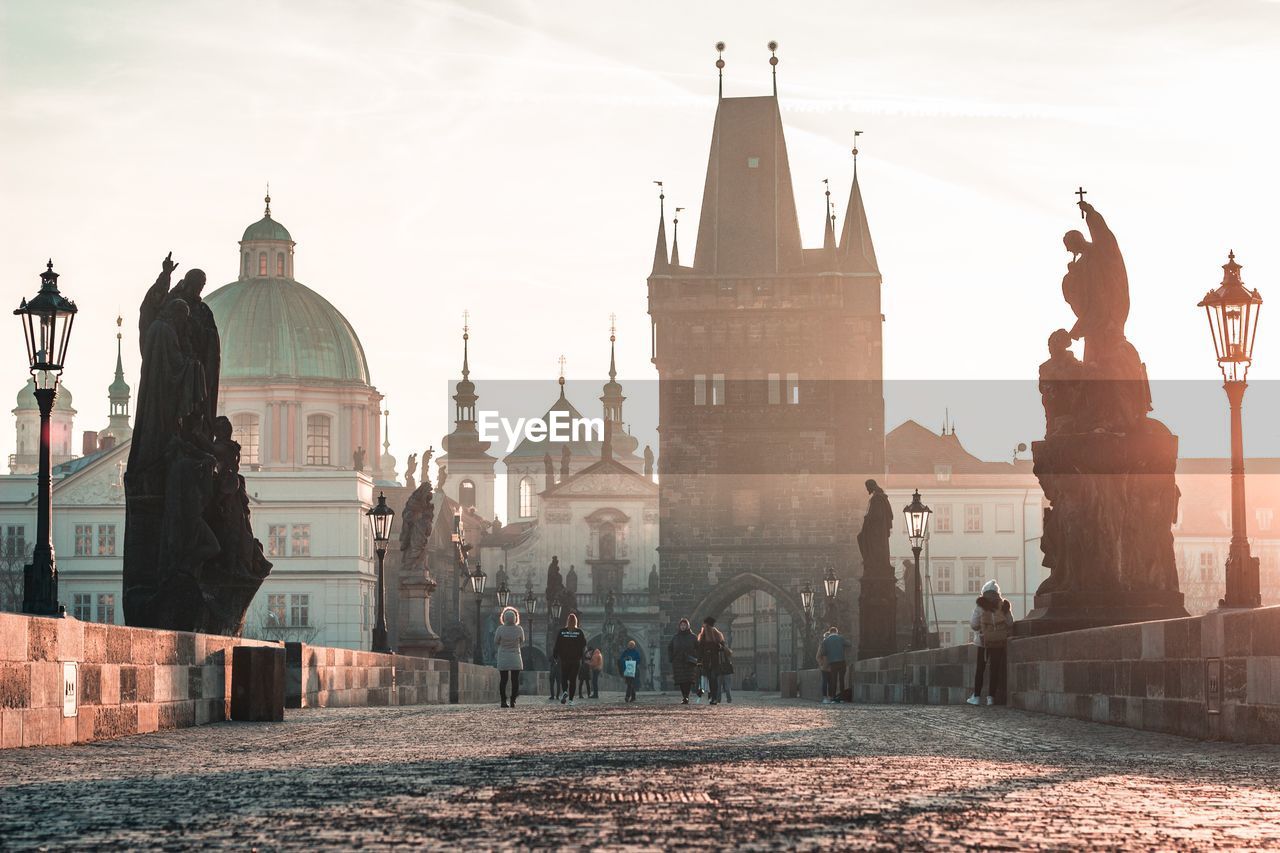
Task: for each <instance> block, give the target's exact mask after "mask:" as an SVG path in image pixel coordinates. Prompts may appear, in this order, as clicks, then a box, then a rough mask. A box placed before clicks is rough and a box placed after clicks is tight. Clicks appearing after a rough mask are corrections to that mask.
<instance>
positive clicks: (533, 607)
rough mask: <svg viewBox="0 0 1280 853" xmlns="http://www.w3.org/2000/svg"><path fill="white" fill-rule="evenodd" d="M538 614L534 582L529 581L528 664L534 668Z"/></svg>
mask: <svg viewBox="0 0 1280 853" xmlns="http://www.w3.org/2000/svg"><path fill="white" fill-rule="evenodd" d="M537 612H538V596H536V595H534V594H533V581H529V585H528V586H527V587H526V588H525V593H524V615H525V616H526V617H527V618H528V619H529V630H528V632H527V633H528V634H529V662H528V664H527V666H528V667H530V668H531V669H532V668H533V614H535V613H537Z"/></svg>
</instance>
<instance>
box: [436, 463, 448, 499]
mask: <svg viewBox="0 0 1280 853" xmlns="http://www.w3.org/2000/svg"><path fill="white" fill-rule="evenodd" d="M446 468H447V466H446V465H445V464H444V463H443V462H437V463H436V491H437V492H443V491H444V484H445V481H446V480H448V479H449V472H448V471H447V470H445V469H446Z"/></svg>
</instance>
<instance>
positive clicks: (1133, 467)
mask: <svg viewBox="0 0 1280 853" xmlns="http://www.w3.org/2000/svg"><path fill="white" fill-rule="evenodd" d="M1079 206H1080V209H1081V210H1082V211H1083V213H1084V217H1085V224H1086V225H1087V226H1088V229H1089V234H1090V236H1091V237H1092V238H1093V239H1092V242H1090V241H1088V240H1086V239H1085V238H1084V235H1083V234H1081V233H1080V232H1079V231H1069V232H1067V234H1066V235H1065V236H1064V237H1063V245H1064V246H1066V248H1067V250H1068V251H1070V252H1071V260H1070V261H1069V262H1068V264H1067V273H1066V275H1065V276H1064V277H1063V280H1062V294H1063V297H1064V298H1065V299H1066V301H1067V304H1068V305H1070V306H1071V310H1072V311H1073V312H1074V313H1075V315H1076V322H1075V325H1074V326H1073V327H1072V328H1071V331H1070V332H1067V331H1065V330H1063V329H1059V330H1057V331H1056V332H1054V333H1053V334H1052V335H1050V336H1049V359H1048V361H1046V362H1044V363H1043V364H1042V365H1040V394H1041V400H1042V402H1043V404H1044V411H1045V438H1044V440H1043V441H1037V442H1034V443H1033V444H1032V456H1033V458H1034V459H1035V474H1036V477H1037V478H1038V479H1039V480H1040V485H1041V487H1042V488H1043V489H1044V494H1045V498H1046V499H1047V500H1048V502H1049V507H1048V508H1047V509H1045V511H1044V535H1043V537H1042V538H1041V543H1040V547H1041V550H1042V551H1043V552H1044V565H1045V566H1046V567H1048V568H1049V570H1050V574H1049V577H1048V578H1047V579H1046V580H1045V581H1044V583H1042V584H1041V585H1040V588H1039V589H1038V590H1037V591H1036V598H1035V609H1034V610H1033V611H1032V612H1031V613H1030V614H1029V615H1028V617H1027V619H1025V620H1023V622H1022V623H1020V627H1019V629H1018V630H1019V631H1025V632H1027V633H1048V632H1053V631H1063V630H1073V629H1076V628H1085V627H1091V626H1096V625H1110V624H1120V623H1125V622H1137V621H1144V620H1148V619H1167V618H1174V617H1177V616H1185V615H1186V611H1185V610H1183V608H1182V594H1181V593H1180V592H1179V591H1178V575H1177V570H1176V565H1175V562H1174V553H1173V532H1172V528H1171V525H1172V524H1173V522H1174V520H1175V518H1176V515H1177V510H1178V497H1179V495H1178V486H1177V484H1176V482H1175V480H1174V467H1175V464H1176V462H1177V456H1178V439H1177V436H1175V435H1173V434H1171V433H1170V432H1169V429H1168V428H1167V427H1166V426H1165V425H1164V424H1163V423H1161V422H1160V421H1158V420H1155V419H1153V418H1151V417H1149V415H1148V413H1149V412H1150V411H1151V392H1150V387H1149V384H1148V382H1147V369H1146V366H1145V365H1144V364H1143V363H1142V360H1141V358H1140V357H1139V356H1138V351H1137V349H1136V348H1135V347H1134V346H1133V344H1131V343H1130V342H1129V341H1128V339H1127V338H1126V337H1125V322H1126V320H1127V319H1128V317H1129V279H1128V275H1127V273H1126V272H1125V265H1124V258H1123V257H1122V255H1121V253H1120V247H1119V243H1118V242H1117V240H1116V237H1115V234H1113V233H1112V232H1111V229H1110V228H1109V227H1107V224H1106V222H1105V221H1104V220H1103V218H1102V215H1101V214H1099V213H1098V212H1097V210H1095V209H1094V207H1093V205H1091V204H1088V203H1086V202H1084V201H1081V202H1080V203H1079ZM1080 339H1083V340H1084V358H1083V360H1080V359H1077V358H1076V357H1075V355H1074V354H1073V353H1072V352H1071V351H1070V345H1071V341H1072V340H1080Z"/></svg>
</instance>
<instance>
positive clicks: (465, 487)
mask: <svg viewBox="0 0 1280 853" xmlns="http://www.w3.org/2000/svg"><path fill="white" fill-rule="evenodd" d="M458 503H460V504H462V505H463V506H464V507H472V506H475V505H476V484H475V483H473V482H471V481H470V480H463V481H462V482H461V483H460V484H458Z"/></svg>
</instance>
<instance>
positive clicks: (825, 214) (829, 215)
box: [822, 178, 836, 253]
mask: <svg viewBox="0 0 1280 853" xmlns="http://www.w3.org/2000/svg"><path fill="white" fill-rule="evenodd" d="M822 183H823V184H824V185H825V186H826V190H825V191H824V192H823V197H824V199H825V203H824V204H823V210H822V219H823V226H822V248H823V249H824V250H826V251H827V252H828V253H834V252H835V248H836V213H835V211H834V210H832V208H831V182H830V181H829V180H828V179H827V178H823V179H822Z"/></svg>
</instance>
